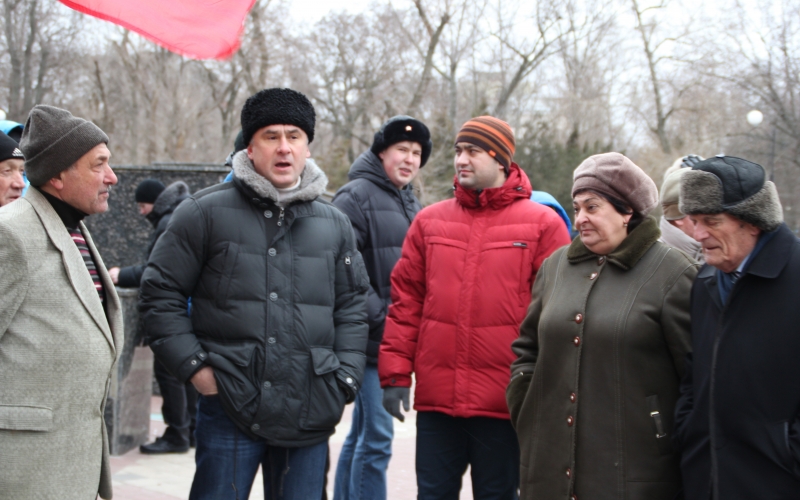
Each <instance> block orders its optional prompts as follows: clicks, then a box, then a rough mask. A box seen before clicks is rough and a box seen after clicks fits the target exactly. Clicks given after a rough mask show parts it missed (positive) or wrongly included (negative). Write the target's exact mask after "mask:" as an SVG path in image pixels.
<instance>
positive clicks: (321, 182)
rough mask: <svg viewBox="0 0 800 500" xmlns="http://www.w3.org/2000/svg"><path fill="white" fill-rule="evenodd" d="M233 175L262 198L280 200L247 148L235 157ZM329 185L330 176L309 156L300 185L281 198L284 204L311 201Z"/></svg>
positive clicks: (276, 191)
mask: <svg viewBox="0 0 800 500" xmlns="http://www.w3.org/2000/svg"><path fill="white" fill-rule="evenodd" d="M233 175H235V176H236V177H237V178H238V179H239V180H241V181H242V182H243V183H244V184H245V185H246V186H247V187H249V188H250V189H252V190H253V192H255V194H256V195H258V196H260V197H261V198H266V199H268V200H272V201H273V202H276V203H277V202H278V190H277V189H276V188H275V186H273V185H272V183H271V182H270V181H268V180H267V179H266V178H264V177H263V176H262V175H260V174H258V173H257V172H256V171H255V168H254V167H253V162H252V161H251V160H250V158H248V157H247V150H243V151H239V152H238V153H236V156H234V157H233ZM326 187H328V177H326V176H325V172H323V171H322V169H321V168H319V167H318V166H317V163H316V162H315V161H314V160H312V159H311V158H308V159H307V160H306V166H305V168H304V169H303V179H302V181H301V182H300V187H299V188H297V189H296V190H295V191H292V192H290V193H286V194H285V195H283V196H282V197H281V198H280V202H281V204H282V205H287V206H288V205H290V204H292V203H294V202H297V201H311V200H315V199H316V198H318V197H319V196H320V195H322V194H323V193H324V192H325V188H326Z"/></svg>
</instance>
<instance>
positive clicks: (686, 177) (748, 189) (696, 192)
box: [680, 155, 783, 232]
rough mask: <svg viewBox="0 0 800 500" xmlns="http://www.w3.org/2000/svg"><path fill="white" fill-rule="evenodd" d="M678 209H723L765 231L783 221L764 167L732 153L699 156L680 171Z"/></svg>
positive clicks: (715, 211)
mask: <svg viewBox="0 0 800 500" xmlns="http://www.w3.org/2000/svg"><path fill="white" fill-rule="evenodd" d="M680 210H681V212H683V213H685V214H687V215H695V214H719V213H722V212H725V213H728V214H730V215H732V216H734V217H736V218H738V219H740V220H743V221H744V222H749V223H750V224H752V225H754V226H756V227H757V228H759V229H761V230H762V231H765V232H770V231H774V230H775V229H777V228H778V226H780V225H781V223H783V209H782V208H781V201H780V199H779V198H778V191H777V190H776V189H775V184H773V183H772V181H768V180H767V174H766V172H765V171H764V167H762V166H761V165H759V164H757V163H753V162H751V161H747V160H743V159H741V158H736V157H733V156H722V155H720V156H715V157H714V158H709V159H707V160H703V161H701V162H700V163H697V164H696V165H694V166H693V167H692V169H691V170H690V171H688V172H686V173H685V174H683V178H682V179H681V198H680Z"/></svg>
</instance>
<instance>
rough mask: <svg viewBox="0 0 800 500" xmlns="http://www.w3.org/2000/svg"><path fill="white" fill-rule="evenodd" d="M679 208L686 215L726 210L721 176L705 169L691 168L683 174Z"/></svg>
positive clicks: (716, 212)
mask: <svg viewBox="0 0 800 500" xmlns="http://www.w3.org/2000/svg"><path fill="white" fill-rule="evenodd" d="M678 208H679V209H680V211H681V212H683V213H685V214H686V215H693V214H718V213H722V212H724V211H725V209H724V208H723V206H722V182H721V181H720V180H719V177H717V176H716V175H714V174H710V173H708V172H705V171H703V170H689V171H688V172H686V173H685V174H683V177H682V178H681V194H680V202H679V204H678Z"/></svg>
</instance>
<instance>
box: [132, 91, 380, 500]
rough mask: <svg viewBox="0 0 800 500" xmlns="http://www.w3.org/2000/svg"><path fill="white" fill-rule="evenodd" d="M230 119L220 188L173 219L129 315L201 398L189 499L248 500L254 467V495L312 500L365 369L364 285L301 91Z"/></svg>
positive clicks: (254, 104)
mask: <svg viewBox="0 0 800 500" xmlns="http://www.w3.org/2000/svg"><path fill="white" fill-rule="evenodd" d="M241 120H242V130H243V138H244V142H245V144H247V148H246V149H245V150H243V151H240V152H239V153H238V154H236V155H235V156H234V158H233V172H234V178H233V181H232V182H226V183H222V184H218V185H216V186H213V187H210V188H208V189H205V190H203V191H200V192H198V193H195V194H194V196H192V197H190V198H189V199H188V200H186V201H184V202H183V203H182V204H181V205H180V206H179V207H178V208H177V209H176V210H175V212H174V213H173V215H172V220H171V221H170V224H169V227H167V230H166V232H165V233H164V234H163V235H162V236H161V238H159V239H158V242H157V243H156V246H155V248H154V249H153V253H152V254H151V255H150V260H149V262H148V264H147V269H146V270H145V272H144V276H143V278H142V285H141V303H140V308H141V310H142V312H143V313H144V324H145V329H146V331H147V336H148V338H149V339H150V347H151V348H152V349H153V352H154V353H155V354H156V357H157V358H158V360H159V361H160V362H162V363H163V364H164V365H165V366H166V367H167V369H168V370H169V371H170V372H172V374H173V375H175V376H176V377H177V378H178V379H179V380H181V381H191V382H192V383H193V384H194V386H195V387H196V388H197V390H198V392H199V393H200V398H199V404H198V410H197V428H196V431H195V437H196V441H197V452H196V454H195V461H196V463H197V471H196V473H195V477H194V482H193V483H192V490H191V493H190V494H189V498H190V499H191V500H200V499H208V500H227V499H231V500H233V499H236V498H242V499H244V498H247V497H248V495H249V494H250V489H251V487H252V483H253V479H254V478H255V475H256V472H257V471H258V468H259V465H261V467H262V470H263V474H264V489H265V493H266V494H265V497H270V498H278V497H280V498H281V499H283V500H307V499H314V498H320V497H321V496H322V491H323V480H324V477H325V474H324V470H325V460H326V458H327V455H328V437H330V435H331V434H333V431H334V428H335V426H336V424H337V423H338V422H339V419H340V418H341V416H342V411H343V409H344V405H345V402H351V401H353V400H354V399H355V395H356V392H357V391H358V388H359V387H360V384H361V378H362V376H363V373H364V364H365V361H366V359H365V355H364V350H365V349H366V344H367V330H368V328H367V322H366V321H367V313H366V292H367V288H368V284H369V278H368V277H367V273H366V269H365V268H364V261H363V259H362V258H361V254H360V253H359V252H358V250H357V248H356V242H355V237H354V235H353V229H352V227H351V226H350V222H349V221H348V220H347V217H346V216H345V215H344V214H342V213H341V212H340V211H339V210H337V209H336V208H335V207H333V206H332V205H331V204H329V203H326V202H324V201H322V200H320V199H319V196H320V195H321V194H322V193H323V192H324V191H325V186H326V185H327V181H328V180H327V178H326V177H325V174H324V173H323V172H322V170H321V169H320V168H319V167H317V165H316V164H315V163H314V161H313V160H311V158H310V152H309V149H308V144H309V143H310V142H311V141H312V140H313V138H314V121H315V114H314V108H313V106H311V103H310V102H309V101H308V99H307V98H306V96H304V95H303V94H301V93H299V92H296V91H294V90H291V89H266V90H262V91H260V92H258V93H256V94H255V95H253V96H251V97H250V98H249V99H248V100H247V101H246V102H245V105H244V107H243V108H242V117H241ZM189 297H191V299H192V314H191V317H189V316H187V314H186V305H187V301H188V299H189Z"/></svg>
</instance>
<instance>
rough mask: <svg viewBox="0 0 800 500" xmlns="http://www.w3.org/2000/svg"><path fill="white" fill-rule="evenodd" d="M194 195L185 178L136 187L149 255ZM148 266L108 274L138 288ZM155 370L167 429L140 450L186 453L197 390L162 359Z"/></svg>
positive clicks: (191, 436)
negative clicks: (149, 230) (149, 228)
mask: <svg viewBox="0 0 800 500" xmlns="http://www.w3.org/2000/svg"><path fill="white" fill-rule="evenodd" d="M190 194H191V193H190V192H189V186H187V185H186V183H185V182H182V181H178V182H173V183H172V184H170V185H169V186H168V187H164V184H162V183H161V182H160V181H158V180H156V179H145V180H143V181H142V182H140V183H139V185H138V186H136V193H135V199H136V203H137V205H139V213H140V214H142V215H144V216H145V218H146V219H147V220H148V221H150V223H151V224H152V225H153V232H152V233H150V241H149V242H148V244H147V251H146V258H149V257H150V254H151V253H152V252H153V247H154V246H155V245H156V241H158V238H159V237H160V236H161V235H162V234H164V231H166V230H167V224H169V220H170V218H171V217H172V212H174V211H175V209H176V208H178V205H180V204H181V202H182V201H183V200H185V199H186V198H188V197H189V195H190ZM146 266H147V264H139V265H136V266H128V267H123V268H122V269H120V268H119V267H112V268H111V269H109V270H108V274H109V275H110V276H111V280H112V281H113V282H114V284H116V285H117V286H120V287H124V288H138V287H139V284H140V283H141V281H142V274H144V269H145V267H146ZM146 342H147V339H145V343H146ZM153 373H154V374H155V376H156V382H158V388H159V391H160V393H161V397H162V404H161V414H162V415H163V417H164V423H165V424H167V428H166V429H165V430H164V434H163V435H162V436H161V437H159V438H157V439H156V440H155V441H154V442H152V443H148V444H143V445H141V446H139V451H141V452H142V453H145V454H148V455H158V454H162V453H185V452H187V451H189V446H194V428H195V420H196V413H197V390H196V389H195V388H194V386H193V385H192V384H190V383H186V382H181V381H180V380H178V379H177V378H175V377H174V376H172V374H171V373H169V371H167V369H166V368H165V367H164V365H163V363H160V362H159V361H158V360H155V362H154V363H153Z"/></svg>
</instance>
